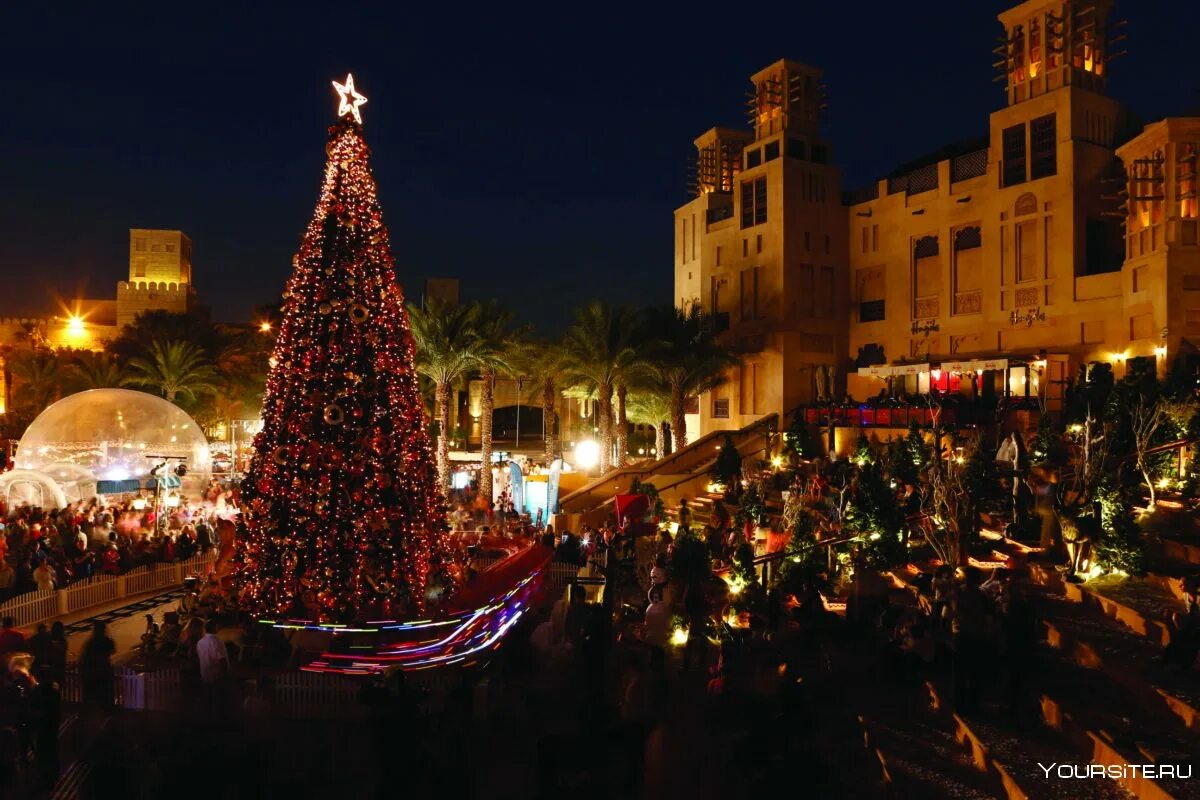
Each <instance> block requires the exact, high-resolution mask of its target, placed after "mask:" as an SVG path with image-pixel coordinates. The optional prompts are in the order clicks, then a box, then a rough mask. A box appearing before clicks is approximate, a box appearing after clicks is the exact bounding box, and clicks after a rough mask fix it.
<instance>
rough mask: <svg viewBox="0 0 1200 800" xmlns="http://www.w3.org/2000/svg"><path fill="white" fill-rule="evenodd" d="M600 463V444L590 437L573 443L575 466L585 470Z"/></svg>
mask: <svg viewBox="0 0 1200 800" xmlns="http://www.w3.org/2000/svg"><path fill="white" fill-rule="evenodd" d="M598 463H600V445H599V444H597V443H596V442H595V441H594V440H592V439H585V440H584V441H582V442H580V443H579V444H577V445H575V466H577V467H579V468H580V469H582V470H584V471H587V470H590V469H592V468H593V467H595V466H596V464H598Z"/></svg>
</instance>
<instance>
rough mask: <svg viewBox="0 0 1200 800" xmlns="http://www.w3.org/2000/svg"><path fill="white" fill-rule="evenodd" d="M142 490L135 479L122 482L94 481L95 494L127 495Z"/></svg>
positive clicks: (140, 484)
mask: <svg viewBox="0 0 1200 800" xmlns="http://www.w3.org/2000/svg"><path fill="white" fill-rule="evenodd" d="M141 488H142V482H141V481H139V480H138V479H137V478H130V479H129V480H124V481H96V494H129V493H130V492H136V491H138V490H139V489H141Z"/></svg>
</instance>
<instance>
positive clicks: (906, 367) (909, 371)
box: [892, 364, 929, 375]
mask: <svg viewBox="0 0 1200 800" xmlns="http://www.w3.org/2000/svg"><path fill="white" fill-rule="evenodd" d="M926 372H929V365H928V364H893V365H892V374H893V375H921V374H923V373H926Z"/></svg>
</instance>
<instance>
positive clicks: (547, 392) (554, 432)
mask: <svg viewBox="0 0 1200 800" xmlns="http://www.w3.org/2000/svg"><path fill="white" fill-rule="evenodd" d="M520 360H521V372H522V373H523V374H525V375H528V376H529V377H530V378H532V379H533V386H534V394H535V395H536V396H537V397H538V399H539V400H540V401H541V403H542V427H543V429H544V430H545V436H544V437H543V441H542V447H543V453H544V458H545V460H546V464H547V466H549V465H550V464H552V463H553V462H554V459H556V458H558V457H559V455H560V452H559V450H560V448H561V446H562V442H561V439H560V437H559V431H558V396H559V392H560V383H559V381H560V379H561V377H562V372H563V370H564V369H565V368H566V363H567V360H566V355H565V353H564V351H563V346H562V344H561V343H559V342H555V341H546V340H544V341H539V342H531V343H527V344H526V345H525V347H523V348H522V349H521V354H520Z"/></svg>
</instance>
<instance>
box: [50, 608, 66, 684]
mask: <svg viewBox="0 0 1200 800" xmlns="http://www.w3.org/2000/svg"><path fill="white" fill-rule="evenodd" d="M67 653H68V646H67V629H66V626H64V625H63V623H62V620H55V621H54V623H53V624H51V625H50V636H49V638H48V640H47V642H46V655H45V658H46V661H45V665H46V667H48V668H49V670H50V675H51V677H53V678H54V680H55V682H57V683H58V685H59V686H62V684H63V681H65V680H66V678H67Z"/></svg>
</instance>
